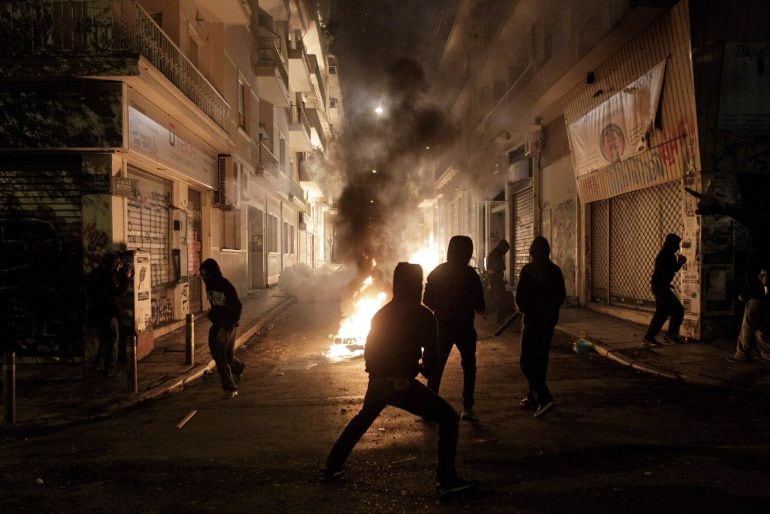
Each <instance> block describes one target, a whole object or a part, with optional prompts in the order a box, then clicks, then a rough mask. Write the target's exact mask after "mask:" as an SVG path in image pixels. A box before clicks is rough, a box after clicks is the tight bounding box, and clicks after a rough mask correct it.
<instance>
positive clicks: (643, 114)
mask: <svg viewBox="0 0 770 514" xmlns="http://www.w3.org/2000/svg"><path fill="white" fill-rule="evenodd" d="M665 69H666V61H665V60H663V61H661V62H659V63H658V64H657V65H655V66H654V67H653V68H652V69H650V70H649V71H647V73H645V74H644V75H642V76H641V77H639V78H638V79H636V80H635V81H633V82H632V83H630V84H629V85H628V86H626V87H625V88H623V90H622V91H619V92H618V93H615V94H614V95H612V96H611V97H610V98H609V99H607V100H606V101H604V102H602V103H601V104H600V105H599V106H597V107H596V108H594V109H593V110H591V111H589V112H588V113H586V114H585V115H583V116H582V117H581V118H579V119H577V120H575V121H574V122H572V123H570V124H569V125H568V126H567V135H568V137H569V143H570V147H571V149H572V160H573V164H574V168H575V173H576V174H577V176H578V177H580V176H581V175H585V174H586V173H589V172H591V171H594V170H597V169H600V168H603V167H605V166H607V165H609V164H612V163H616V162H620V161H623V160H625V159H628V158H629V157H632V156H634V155H638V154H640V153H641V152H643V151H645V150H647V148H648V146H647V137H646V136H647V133H648V132H649V131H650V130H651V129H652V126H653V123H654V122H655V113H656V111H657V109H658V102H659V101H660V94H661V91H662V89H663V75H664V72H665Z"/></svg>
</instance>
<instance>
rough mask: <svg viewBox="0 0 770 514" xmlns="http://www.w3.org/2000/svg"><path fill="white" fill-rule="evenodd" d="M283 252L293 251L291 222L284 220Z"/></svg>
mask: <svg viewBox="0 0 770 514" xmlns="http://www.w3.org/2000/svg"><path fill="white" fill-rule="evenodd" d="M282 249H283V253H291V252H290V251H289V223H288V222H286V221H284V222H283V246H282Z"/></svg>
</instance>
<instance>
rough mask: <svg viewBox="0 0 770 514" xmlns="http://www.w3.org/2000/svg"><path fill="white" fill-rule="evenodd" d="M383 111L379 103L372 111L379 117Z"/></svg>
mask: <svg viewBox="0 0 770 514" xmlns="http://www.w3.org/2000/svg"><path fill="white" fill-rule="evenodd" d="M383 112H385V109H383V108H382V106H381V105H378V106H377V107H375V108H374V113H375V114H376V115H377V116H378V117H379V116H381V115H382V113H383Z"/></svg>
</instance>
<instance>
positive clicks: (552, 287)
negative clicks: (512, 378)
mask: <svg viewBox="0 0 770 514" xmlns="http://www.w3.org/2000/svg"><path fill="white" fill-rule="evenodd" d="M550 254H551V246H550V245H549V244H548V240H547V239H546V238H544V237H542V236H537V237H536V238H535V239H534V240H533V241H532V244H531V245H530V247H529V255H530V257H531V258H532V260H531V261H530V262H529V263H527V264H525V265H524V267H523V268H521V273H520V274H519V283H518V284H517V285H516V305H518V307H519V311H521V313H522V315H523V318H522V326H521V357H520V359H519V366H520V367H521V371H522V373H524V376H525V377H526V379H527V382H528V383H529V390H528V391H527V396H526V397H525V398H524V399H522V400H521V401H520V402H519V405H520V406H521V407H522V408H523V409H531V410H535V417H536V418H539V417H540V416H542V415H544V414H545V413H546V412H548V411H549V410H551V409H552V408H553V407H554V406H555V403H554V401H553V395H551V391H550V390H549V389H548V385H547V384H546V381H545V380H546V375H547V373H548V355H549V353H550V351H551V339H552V338H553V330H554V328H555V327H556V323H558V321H559V309H560V308H561V305H562V304H563V303H564V300H565V299H566V298H567V292H566V288H565V287H564V276H563V275H562V272H561V268H559V266H557V265H556V264H554V263H553V262H551V259H550Z"/></svg>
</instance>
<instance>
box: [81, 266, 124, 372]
mask: <svg viewBox="0 0 770 514" xmlns="http://www.w3.org/2000/svg"><path fill="white" fill-rule="evenodd" d="M132 276H133V271H132V270H131V269H130V268H127V267H123V266H122V264H121V262H120V257H119V256H118V254H116V253H114V252H107V253H105V254H104V255H103V256H102V258H101V260H100V261H99V265H98V266H97V267H96V268H94V269H93V270H92V271H91V272H90V273H89V274H88V276H87V277H86V283H85V290H86V295H87V297H88V298H87V300H88V304H87V309H86V324H87V325H88V326H90V327H93V330H94V333H95V334H96V337H97V338H98V341H99V347H98V350H97V351H96V358H95V359H94V369H95V370H96V371H104V373H105V374H106V375H107V376H113V375H114V374H115V368H116V367H117V362H118V344H119V341H120V329H119V323H118V317H119V316H120V313H121V309H122V307H121V305H120V296H121V295H122V294H123V293H125V292H126V289H127V288H128V281H129V279H130V278H131V277H132Z"/></svg>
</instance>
